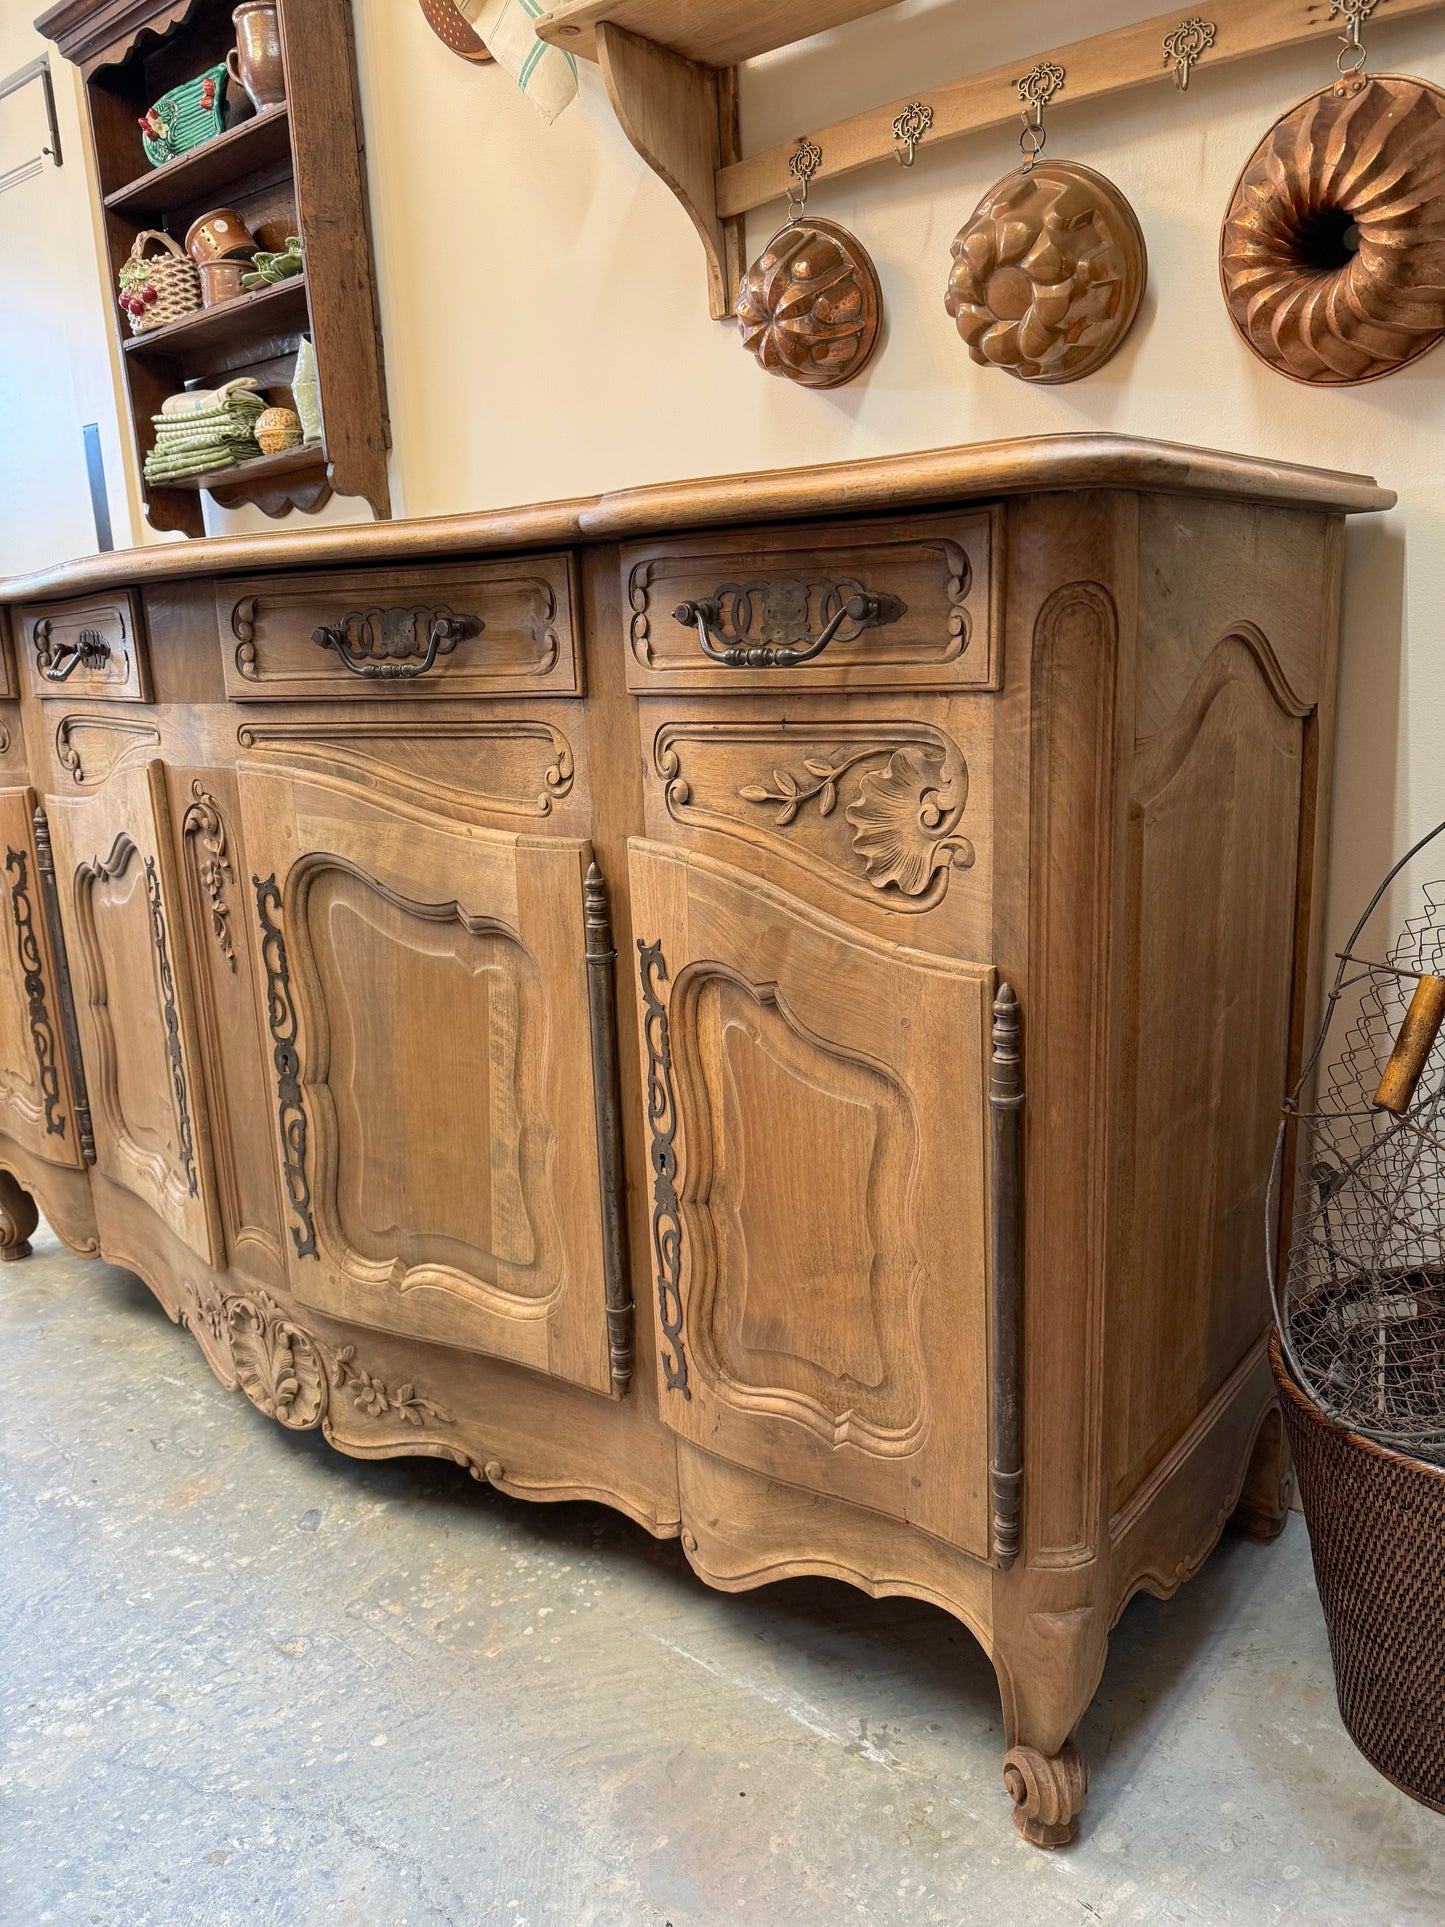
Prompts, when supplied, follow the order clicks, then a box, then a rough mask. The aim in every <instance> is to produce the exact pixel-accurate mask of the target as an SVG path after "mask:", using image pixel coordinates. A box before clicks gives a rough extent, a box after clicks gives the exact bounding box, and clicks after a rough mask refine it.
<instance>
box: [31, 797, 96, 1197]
mask: <svg viewBox="0 0 1445 1927" xmlns="http://www.w3.org/2000/svg"><path fill="white" fill-rule="evenodd" d="M31 827H32V829H33V830H34V832H35V867H36V869H37V870H38V871H39V872H40V899H41V902H42V903H43V904H44V906H45V928H46V930H47V932H48V933H49V936H50V955H51V958H52V959H53V961H54V964H55V979H56V982H55V995H56V1000H57V1002H58V1003H59V1005H60V1034H61V1036H62V1038H63V1039H64V1041H65V1056H66V1062H67V1063H68V1064H69V1066H70V1097H71V1107H72V1109H73V1110H74V1113H75V1135H76V1139H77V1141H78V1143H79V1145H80V1155H81V1157H82V1158H83V1159H84V1160H85V1162H86V1163H87V1164H94V1163H95V1132H94V1130H93V1128H92V1126H91V1121H90V1093H89V1091H88V1089H87V1087H86V1082H85V1065H84V1063H83V1062H82V1061H81V1056H80V1026H79V1025H78V1024H77V1022H76V1018H75V993H74V990H73V989H72V987H71V981H70V958H69V954H68V953H67V951H66V948H65V928H64V926H63V924H62V923H61V921H60V892H59V889H58V888H57V886H56V881H55V852H54V850H53V849H52V848H51V843H50V819H49V817H48V816H47V815H46V814H45V809H44V806H43V805H42V804H37V805H36V808H35V814H34V816H33V818H32V819H31Z"/></svg>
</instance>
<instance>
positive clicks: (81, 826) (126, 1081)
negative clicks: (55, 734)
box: [48, 762, 222, 1264]
mask: <svg viewBox="0 0 1445 1927" xmlns="http://www.w3.org/2000/svg"><path fill="white" fill-rule="evenodd" d="M48 814H49V820H50V835H51V841H52V844H53V846H54V853H55V873H56V888H57V894H58V896H59V900H60V919H61V925H62V928H63V930H64V933H65V942H66V949H67V951H68V953H69V958H70V974H71V985H72V989H73V991H74V996H75V1005H76V1018H77V1023H78V1027H79V1032H80V1053H81V1059H82V1062H83V1063H84V1065H85V1069H86V1082H87V1086H88V1089H89V1097H90V1112H91V1122H92V1126H93V1128H94V1132H95V1161H96V1168H97V1169H98V1170H99V1171H101V1172H102V1173H103V1174H104V1175H105V1176H106V1177H108V1178H111V1179H112V1180H113V1181H114V1182H115V1183H116V1184H119V1185H122V1186H124V1188H125V1189H126V1190H128V1191H131V1192H133V1193H134V1194H135V1195H136V1196H137V1197H139V1198H142V1199H143V1200H144V1201H145V1202H146V1203H147V1204H148V1205H149V1206H150V1207H151V1209H152V1210H153V1211H154V1212H155V1213H156V1214H157V1215H158V1216H159V1217H160V1218H161V1219H162V1220H163V1221H164V1222H165V1223H166V1224H167V1225H168V1226H169V1227H170V1229H171V1230H172V1231H173V1232H174V1233H175V1234H176V1236H177V1237H178V1238H180V1239H181V1240H182V1241H183V1242H184V1243H185V1244H187V1245H188V1246H189V1247H190V1249H191V1250H192V1251H194V1252H196V1253H198V1255H199V1256H201V1257H202V1258H204V1259H205V1260H206V1262H207V1263H208V1264H217V1263H220V1262H222V1255H221V1244H220V1239H219V1235H218V1232H219V1223H218V1219H217V1214H216V1203H215V1185H214V1181H213V1175H212V1171H211V1162H210V1141H209V1134H208V1132H207V1128H206V1112H205V1095H204V1086H203V1084H202V1080H201V1076H200V1060H199V1054H198V1051H197V1046H196V1025H195V1012H194V1007H193V1004H192V999H191V975H190V967H189V958H188V956H187V954H186V940H185V919H184V915H183V912H182V897H181V891H180V886H179V882H178V879H177V875H176V860H175V842H174V839H173V836H172V832H171V822H170V810H169V806H168V804H167V800H166V785H165V769H164V766H163V765H162V764H161V763H159V762H151V763H136V764H132V765H130V766H129V767H126V768H122V769H118V770H117V771H115V773H114V774H113V775H112V776H111V777H109V778H108V780H107V781H106V782H105V783H104V784H103V785H102V786H101V787H100V789H99V790H97V791H96V792H94V794H92V795H89V796H85V797H72V796H66V797H51V798H49V799H48Z"/></svg>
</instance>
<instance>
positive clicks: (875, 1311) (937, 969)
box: [631, 842, 994, 1557]
mask: <svg viewBox="0 0 1445 1927" xmlns="http://www.w3.org/2000/svg"><path fill="white" fill-rule="evenodd" d="M631 873H632V903H633V922H634V928H635V931H636V934H637V947H636V951H635V953H634V956H633V963H634V966H635V967H636V969H637V972H638V979H637V981H638V990H639V995H640V1000H641V1001H640V1017H641V1032H642V1075H643V1080H644V1088H645V1092H646V1108H647V1127H648V1136H649V1143H650V1147H651V1162H652V1172H651V1180H650V1181H651V1188H652V1244H651V1253H650V1264H651V1268H652V1272H653V1277H654V1283H655V1297H656V1305H657V1317H658V1327H659V1338H660V1341H661V1351H662V1367H663V1387H664V1389H663V1392H662V1405H663V1413H664V1416H665V1417H666V1418H667V1420H668V1422H669V1424H671V1425H672V1426H673V1427H674V1428H675V1429H676V1430H677V1431H678V1432H680V1433H682V1434H683V1435H684V1436H685V1437H687V1438H689V1439H691V1440H692V1441H694V1443H696V1444H697V1445H699V1446H701V1447H703V1448H704V1449H706V1450H707V1451H710V1452H715V1453H718V1454H720V1455H721V1456H722V1457H724V1458H727V1459H731V1460H734V1461H736V1462H737V1463H739V1464H742V1465H748V1466H751V1467H753V1468H755V1469H757V1470H759V1471H763V1472H766V1473H769V1474H771V1475H772V1476H774V1477H776V1478H779V1479H782V1480H785V1481H787V1482H789V1483H791V1484H794V1485H799V1486H805V1487H809V1488H811V1489H814V1490H816V1491H819V1492H823V1493H827V1494H830V1495H834V1496H837V1497H840V1498H845V1499H849V1500H852V1501H854V1502H855V1503H857V1504H860V1505H865V1506H869V1507H872V1508H874V1509H875V1510H878V1511H881V1512H886V1513H889V1514H891V1515H892V1516H894V1517H896V1518H900V1519H907V1520H909V1521H911V1522H913V1523H914V1524H916V1525H918V1526H920V1527H922V1528H923V1529H924V1530H926V1531H928V1532H931V1533H934V1534H936V1535H937V1536H938V1537H940V1538H943V1539H946V1540H948V1541H949V1542H950V1543H951V1544H953V1545H956V1546H960V1547H962V1548H963V1549H964V1550H966V1551H969V1552H973V1553H976V1554H977V1555H979V1556H980V1557H986V1556H987V1553H988V1501H987V1485H988V1464H987V1460H988V1445H987V1440H988V1392H987V1372H986V1368H987V1342H988V1341H987V1319H988V1298H987V1275H986V1273H987V1259H986V1245H987V1235H988V1223H987V1215H986V1202H985V1201H986V1197H987V1189H986V1180H987V1171H986V1149H985V1147H986V1143H987V1137H986V1107H987V1086H986V1065H987V1045H986V1036H987V1031H986V1025H987V1023H988V1018H989V1005H990V1000H991V997H992V993H993V984H994V973H993V972H992V970H990V969H986V968H984V967H982V966H980V965H977V964H964V963H957V962H954V961H952V960H950V959H945V958H939V957H931V956H926V955H924V954H923V953H922V952H919V951H915V950H910V949H906V948H904V947H902V946H901V945H894V944H889V943H886V942H881V941H878V940H875V939H872V938H867V937H864V936H862V935H860V934H859V933H857V932H856V931H854V930H851V929H850V928H849V927H848V926H847V925H846V924H843V923H840V922H838V921H836V920H835V919H833V918H831V917H828V916H826V915H824V914H823V913H822V912H821V911H818V910H815V909H813V908H811V907H809V906H807V905H804V904H802V903H800V902H798V901H797V900H796V899H794V898H792V897H790V896H788V895H787V894H786V893H784V892H783V891H781V890H778V889H775V888H773V887H772V886H770V885H767V884H764V883H760V882H757V881H754V880H752V879H749V878H746V877H744V876H742V875H741V874H740V873H739V872H737V871H734V870H732V869H730V868H728V867H727V866H725V865H723V864H719V863H717V862H715V861H713V860H712V859H710V858H706V857H702V856H699V855H696V854H693V855H690V856H689V855H686V854H683V853H679V852H676V851H673V850H669V849H665V848H663V847H662V846H660V845H657V844H651V843H645V842H635V843H634V844H633V845H632V850H631Z"/></svg>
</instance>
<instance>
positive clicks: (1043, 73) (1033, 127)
mask: <svg viewBox="0 0 1445 1927" xmlns="http://www.w3.org/2000/svg"><path fill="white" fill-rule="evenodd" d="M1063 84H1064V70H1063V68H1062V67H1060V66H1058V65H1057V64H1056V63H1055V62H1054V61H1052V60H1041V61H1040V62H1039V64H1038V65H1037V66H1036V67H1030V69H1029V71H1028V72H1027V73H1026V74H1025V75H1024V76H1023V78H1022V80H1017V81H1015V82H1014V85H1015V86H1016V87H1017V88H1018V90H1019V99H1020V100H1021V101H1022V102H1023V104H1024V111H1023V116H1022V118H1023V123H1024V130H1023V132H1022V133H1021V134H1020V135H1019V148H1020V150H1021V152H1022V154H1023V157H1024V161H1023V171H1024V173H1025V174H1028V173H1030V172H1032V170H1033V167H1034V165H1035V163H1036V162H1037V160H1038V158H1039V155H1040V154H1042V153H1043V151H1044V142H1045V141H1046V140H1047V139H1048V135H1047V133H1046V132H1045V129H1044V109H1045V108H1046V107H1047V106H1048V104H1049V102H1050V101H1051V100H1052V99H1053V97H1054V95H1055V94H1056V93H1058V91H1059V89H1060V88H1061V87H1062V86H1063Z"/></svg>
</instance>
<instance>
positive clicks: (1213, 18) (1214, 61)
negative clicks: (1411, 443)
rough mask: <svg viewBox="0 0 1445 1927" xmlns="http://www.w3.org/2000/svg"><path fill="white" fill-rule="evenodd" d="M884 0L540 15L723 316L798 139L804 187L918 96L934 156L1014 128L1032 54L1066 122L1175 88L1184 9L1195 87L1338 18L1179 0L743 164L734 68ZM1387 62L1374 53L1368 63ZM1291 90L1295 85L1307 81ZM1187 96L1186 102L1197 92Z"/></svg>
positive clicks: (541, 27) (877, 156) (1289, 6)
mask: <svg viewBox="0 0 1445 1927" xmlns="http://www.w3.org/2000/svg"><path fill="white" fill-rule="evenodd" d="M888 4H891V0H689V4H687V5H685V6H679V5H677V4H676V0H562V4H561V5H559V6H556V7H554V8H553V9H552V11H551V12H550V13H548V14H546V15H544V16H543V18H542V19H541V20H540V21H538V23H537V32H538V33H539V34H540V35H541V37H542V38H543V39H544V40H549V41H552V42H553V43H554V44H555V45H557V46H559V47H566V48H568V49H570V50H571V51H572V52H573V53H577V54H581V55H583V56H584V57H586V58H587V59H591V60H596V61H597V62H598V63H599V64H600V66H601V68H602V75H603V80H604V82H605V84H606V87H607V93H608V97H609V99H610V101H611V103H612V108H613V111H614V113H615V114H616V116H617V119H618V121H619V122H620V123H621V126H622V128H623V131H624V132H625V133H626V135H627V137H628V139H629V140H630V141H631V142H632V145H633V146H634V147H635V148H636V149H637V151H638V153H639V154H641V156H642V158H643V159H644V160H645V161H646V162H647V164H648V166H649V167H651V168H652V169H653V171H654V173H656V174H658V175H659V176H660V177H661V179H662V180H664V181H665V182H666V183H667V185H668V186H669V187H670V188H671V189H672V191H673V193H674V194H675V195H676V196H677V198H678V200H679V201H680V202H681V203H682V205H683V207H684V208H685V209H686V211H687V214H688V216H689V218H690V219H691V221H692V223H693V225H694V227H695V228H696V229H697V232H698V236H699V238H700V240H701V241H702V244H703V251H704V253H705V255H706V257H707V271H708V295H709V307H710V309H711V312H712V314H713V316H714V317H715V318H717V319H722V318H724V317H725V316H727V315H729V314H730V313H731V312H732V303H733V298H734V296H735V294H736V290H737V283H738V277H739V272H740V270H741V267H742V265H743V263H742V244H741V224H742V217H743V215H744V214H746V213H747V212H748V211H749V210H750V209H752V208H757V207H763V206H765V205H766V204H767V203H768V202H770V201H776V200H780V199H781V198H782V196H783V194H784V193H785V191H786V188H787V184H788V160H789V157H790V156H791V155H792V154H793V153H794V152H795V151H796V148H797V145H798V142H799V141H801V140H804V139H808V140H811V141H813V142H815V143H816V145H817V146H818V147H819V148H820V149H821V150H822V156H823V158H822V162H821V164H820V165H819V167H818V168H817V170H816V172H815V173H814V175H813V181H812V185H813V188H814V190H815V191H816V189H817V188H818V187H819V186H820V185H821V184H822V183H824V182H826V181H827V180H829V179H831V178H835V177H836V176H838V175H841V174H847V173H851V172H852V171H854V170H855V169H857V168H860V167H869V166H871V165H873V164H874V163H875V162H878V161H885V160H890V159H891V158H892V157H893V155H894V153H895V152H896V149H897V143H896V140H895V137H894V133H893V122H894V120H895V119H896V118H897V117H898V116H899V115H900V114H901V113H902V112H903V111H904V109H905V108H906V107H908V106H909V105H910V104H911V101H912V100H917V101H919V102H921V103H922V104H923V105H925V106H927V107H930V108H931V109H932V110H933V124H932V126H931V127H930V128H929V130H928V132H927V134H926V136H925V137H924V143H925V145H926V146H927V147H928V148H929V149H930V150H931V149H932V148H934V147H936V146H938V145H939V144H940V143H941V142H943V141H948V140H957V139H959V138H960V137H961V136H963V135H965V134H976V133H980V132H982V131H984V130H987V129H989V128H999V127H1005V126H1009V125H1014V124H1016V123H1017V121H1018V116H1019V109H1020V101H1019V94H1018V84H1017V83H1018V78H1019V76H1020V75H1021V74H1022V73H1024V72H1026V71H1027V69H1028V68H1029V67H1031V66H1033V65H1034V63H1035V62H1036V61H1039V60H1050V61H1053V62H1055V63H1056V64H1057V65H1059V66H1061V67H1062V68H1063V69H1064V72H1065V82H1064V87H1063V90H1062V91H1061V92H1060V93H1059V95H1058V97H1057V98H1056V99H1055V100H1054V101H1053V102H1052V103H1051V105H1050V108H1049V117H1050V122H1051V124H1052V122H1053V121H1054V120H1055V119H1056V117H1057V116H1059V115H1060V114H1062V115H1065V116H1067V114H1068V110H1069V108H1070V107H1071V106H1072V105H1073V104H1074V103H1075V102H1078V101H1084V100H1095V99H1098V98H1099V97H1100V96H1102V95H1105V94H1112V93H1119V92H1122V91H1124V90H1125V89H1128V88H1133V87H1141V86H1145V85H1147V84H1150V83H1152V84H1153V85H1155V86H1162V87H1171V86H1172V85H1173V78H1172V70H1171V64H1170V61H1169V60H1168V59H1167V58H1166V56H1165V53H1164V38H1165V35H1166V34H1168V33H1170V32H1171V31H1172V30H1173V29H1175V28H1177V27H1179V26H1180V25H1181V24H1182V23H1183V22H1184V21H1185V20H1186V19H1187V18H1189V17H1191V16H1192V15H1194V14H1196V13H1202V14H1203V15H1204V17H1205V18H1206V19H1207V20H1209V21H1210V22H1211V23H1212V24H1213V27H1214V42H1213V45H1212V46H1211V47H1210V48H1209V49H1208V51H1207V52H1206V53H1205V54H1204V55H1203V56H1202V58H1201V59H1200V60H1199V62H1198V65H1197V67H1196V68H1195V75H1196V79H1195V87H1196V88H1197V87H1199V85H1200V82H1201V80H1203V81H1207V77H1208V75H1209V74H1210V73H1211V72H1212V70H1213V69H1214V68H1216V67H1218V66H1220V65H1222V64H1224V63H1225V62H1228V61H1232V60H1240V59H1244V58H1246V57H1248V56H1250V55H1254V54H1264V53H1270V52H1273V51H1275V50H1276V49H1278V48H1281V47H1291V46H1295V45H1299V44H1302V43H1304V42H1307V41H1311V40H1321V41H1331V40H1333V39H1335V38H1337V37H1338V36H1339V34H1340V31H1341V27H1342V24H1343V23H1342V21H1341V19H1340V16H1339V15H1338V14H1336V15H1335V16H1334V17H1333V18H1331V17H1330V6H1329V0H1207V4H1199V5H1197V6H1196V5H1192V4H1187V0H1186V3H1182V4H1181V5H1180V6H1179V7H1178V8H1177V9H1176V10H1174V11H1172V12H1170V13H1167V14H1156V15H1155V16H1154V17H1153V18H1151V19H1148V20H1144V21H1140V22H1139V23H1138V24H1136V25H1133V26H1127V27H1116V28H1114V29H1113V30H1112V31H1110V32H1108V33H1101V34H1094V35H1092V36H1091V37H1090V38H1088V39H1085V40H1076V41H1073V42H1072V43H1071V44H1070V45H1068V46H1064V47H1049V48H1040V49H1039V51H1038V52H1037V53H1035V54H1031V55H1026V56H1023V57H1021V58H1020V59H1018V60H1016V61H1012V62H1010V63H1009V65H1008V66H1006V67H995V68H993V69H992V70H991V71H989V72H988V73H980V74H970V75H966V76H965V77H963V78H962V79H959V80H954V81H949V82H946V83H944V84H942V85H940V86H935V87H929V88H924V89H921V90H920V91H919V92H918V93H916V94H914V95H912V96H911V97H909V98H905V99H902V100H894V101H889V102H887V103H886V105H883V106H880V107H875V108H870V109H869V110H868V111H867V112H865V113H861V114H854V115H851V116H850V117H849V118H848V119H846V120H841V121H835V122H833V123H832V124H831V125H829V126H826V127H800V128H799V130H798V133H797V135H796V137H795V138H794V139H793V140H791V141H788V142H785V143H783V144H782V145H780V146H777V147H772V148H769V149H768V150H767V151H766V152H764V153H760V154H752V155H748V156H747V157H746V158H744V157H743V156H741V155H740V154H739V152H738V146H737V67H738V65H739V63H740V62H742V61H745V60H751V59H753V58H754V57H755V56H757V55H758V54H763V53H770V52H772V51H773V50H774V49H775V48H778V47H782V46H787V45H789V44H790V43H791V42H793V41H795V40H802V39H805V38H806V37H807V36H809V35H810V34H815V33H821V32H823V31H825V30H826V29H828V28H830V27H838V26H843V25H845V24H846V23H847V22H849V21H852V20H858V19H862V18H863V17H864V16H865V15H868V14H873V13H880V12H882V11H883V10H884V7H885V6H886V5H888ZM1441 7H1445V0H1385V4H1384V5H1383V6H1382V7H1381V9H1380V11H1379V12H1377V13H1376V14H1375V16H1374V18H1373V19H1372V20H1371V22H1370V25H1369V37H1370V40H1371V42H1372V44H1374V45H1376V46H1377V47H1378V45H1379V42H1380V39H1381V36H1382V34H1385V33H1387V32H1388V29H1389V26H1390V23H1391V22H1392V21H1396V20H1404V19H1408V18H1410V17H1411V16H1413V15H1416V14H1422V13H1433V12H1437V11H1438V10H1439V9H1440V8H1441ZM1384 64H1385V63H1384V62H1383V61H1382V60H1381V59H1380V58H1378V57H1377V58H1376V60H1375V62H1374V65H1375V66H1376V68H1379V67H1381V66H1382V65H1384ZM1332 73H1333V64H1332V63H1331V61H1330V60H1329V59H1328V56H1326V57H1325V58H1324V59H1322V60H1321V62H1320V65H1319V70H1318V76H1319V85H1321V86H1324V85H1325V84H1326V82H1327V81H1328V80H1329V79H1330V77H1331V74H1332ZM1300 91H1302V92H1303V91H1304V87H1303V86H1302V87H1301V90H1300ZM1196 97H1197V96H1196V95H1195V94H1193V93H1191V94H1189V95H1188V96H1184V97H1182V98H1181V111H1189V110H1188V108H1187V107H1185V106H1184V105H1183V104H1182V102H1183V100H1191V101H1192V100H1193V99H1195V98H1196Z"/></svg>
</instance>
